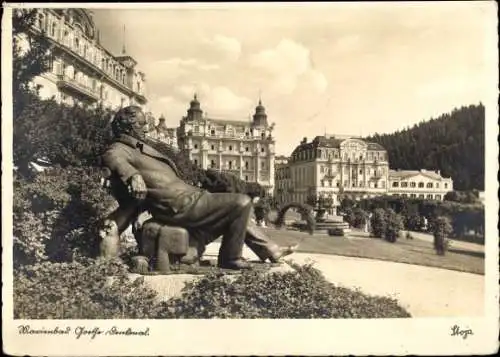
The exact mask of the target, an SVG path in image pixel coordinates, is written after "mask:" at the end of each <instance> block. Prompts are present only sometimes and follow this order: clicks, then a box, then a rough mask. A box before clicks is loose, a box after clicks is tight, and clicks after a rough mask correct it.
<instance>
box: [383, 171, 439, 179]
mask: <svg viewBox="0 0 500 357" xmlns="http://www.w3.org/2000/svg"><path fill="white" fill-rule="evenodd" d="M418 175H423V176H427V177H429V178H431V179H433V180H443V179H445V177H443V176H441V174H440V173H439V172H436V171H429V170H420V171H419V170H389V177H390V178H397V179H407V178H410V177H414V176H418Z"/></svg>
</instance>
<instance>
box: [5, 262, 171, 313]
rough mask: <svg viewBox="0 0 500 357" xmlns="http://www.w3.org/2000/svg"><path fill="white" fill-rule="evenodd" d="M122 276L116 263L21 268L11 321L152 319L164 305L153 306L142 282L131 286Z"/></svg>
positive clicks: (123, 272) (122, 267)
mask: <svg viewBox="0 0 500 357" xmlns="http://www.w3.org/2000/svg"><path fill="white" fill-rule="evenodd" d="M127 270H128V267H127V266H126V265H124V264H123V263H121V262H119V261H116V260H115V261H94V260H84V261H82V262H71V263H50V262H45V263H41V264H36V265H32V266H27V267H23V268H22V269H20V271H19V272H17V273H16V274H15V275H14V318H16V319H119V318H140V319H143V318H154V317H155V316H157V315H158V314H160V311H161V310H162V309H163V308H165V307H164V305H161V304H157V303H156V300H155V298H156V292H155V291H153V290H150V289H148V288H147V287H146V286H145V285H144V283H143V281H141V280H136V281H133V282H132V281H131V280H130V279H129V278H128V272H127ZM111 276H113V279H112V280H110V278H109V277H111ZM161 314H162V315H163V316H168V311H162V312H161Z"/></svg>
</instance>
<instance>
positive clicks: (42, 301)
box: [14, 260, 411, 319]
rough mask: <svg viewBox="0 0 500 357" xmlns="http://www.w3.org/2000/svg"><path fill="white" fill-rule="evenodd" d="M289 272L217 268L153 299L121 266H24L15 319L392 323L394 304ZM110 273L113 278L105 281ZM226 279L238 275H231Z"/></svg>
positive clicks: (312, 272)
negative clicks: (175, 294) (176, 293)
mask: <svg viewBox="0 0 500 357" xmlns="http://www.w3.org/2000/svg"><path fill="white" fill-rule="evenodd" d="M295 269H296V271H294V272H288V273H269V274H263V273H262V272H255V271H253V272H252V271H251V272H245V273H242V274H241V275H239V276H237V277H236V278H235V279H231V280H230V279H229V278H228V276H224V275H223V274H222V273H221V272H219V271H214V272H213V273H210V274H208V275H206V276H205V277H203V278H202V279H200V280H198V281H196V282H194V283H191V284H188V285H187V286H186V287H185V289H184V291H183V295H182V297H180V298H175V299H171V300H169V301H167V302H158V301H159V300H158V299H157V294H156V292H155V291H153V290H151V289H149V288H148V287H147V285H145V283H144V281H143V279H141V278H139V279H138V280H135V281H132V280H131V279H129V278H128V275H127V267H126V266H125V265H124V264H123V263H121V262H119V261H108V262H106V261H97V262H93V261H91V260H83V261H81V262H72V263H62V264H59V263H48V262H45V263H42V264H37V265H34V266H30V267H23V268H22V269H21V270H19V271H18V272H17V273H16V275H15V278H14V279H15V281H14V316H15V318H21V319H115V318H120V319H136V318H137V319H139V318H140V319H144V318H150V319H155V318H162V319H166V318H395V317H411V316H410V314H409V313H408V312H407V311H405V310H404V309H403V308H402V307H401V306H399V305H398V304H397V301H395V300H393V299H391V298H386V297H374V296H368V295H365V294H362V293H361V292H358V291H353V290H350V289H347V288H343V287H336V286H334V285H333V284H331V283H329V282H328V281H327V280H326V279H325V278H324V276H323V275H322V274H321V272H319V271H318V270H317V269H315V268H314V267H312V266H311V265H305V266H295ZM109 276H113V277H114V279H113V282H112V283H110V280H109V279H108V277H109ZM231 277H233V278H234V277H235V276H234V275H231Z"/></svg>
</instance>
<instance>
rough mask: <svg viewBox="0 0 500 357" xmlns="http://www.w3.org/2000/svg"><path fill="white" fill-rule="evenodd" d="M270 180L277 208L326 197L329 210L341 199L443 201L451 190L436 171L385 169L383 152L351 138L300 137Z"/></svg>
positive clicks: (374, 146)
mask: <svg viewBox="0 0 500 357" xmlns="http://www.w3.org/2000/svg"><path fill="white" fill-rule="evenodd" d="M282 161H283V160H282ZM275 177H276V179H275V190H274V195H275V198H276V200H277V201H278V203H279V204H286V203H290V202H300V203H307V200H308V197H309V196H310V195H314V196H316V197H329V198H331V199H332V200H333V204H334V206H338V205H339V204H340V201H341V200H342V199H343V198H351V199H355V200H358V199H362V198H370V197H374V196H380V195H394V196H401V197H408V198H424V199H432V200H443V198H444V195H445V194H446V193H447V192H449V191H453V180H452V179H451V178H444V177H442V176H441V173H440V172H439V171H428V170H420V171H402V170H397V171H395V170H389V157H388V154H387V151H386V150H385V148H383V147H382V146H381V145H379V144H377V143H372V142H366V141H364V140H362V139H359V138H354V137H350V138H342V137H339V136H317V137H316V138H314V140H312V141H311V142H308V141H307V139H306V138H304V140H302V142H301V143H300V145H298V146H297V147H296V148H295V150H294V151H293V153H292V155H291V157H290V158H289V161H288V163H284V161H283V164H281V165H279V166H278V165H277V169H276V174H275Z"/></svg>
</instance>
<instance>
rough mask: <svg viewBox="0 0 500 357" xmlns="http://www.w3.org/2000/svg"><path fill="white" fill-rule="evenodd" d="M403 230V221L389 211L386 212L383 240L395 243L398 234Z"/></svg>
mask: <svg viewBox="0 0 500 357" xmlns="http://www.w3.org/2000/svg"><path fill="white" fill-rule="evenodd" d="M402 228H403V220H402V218H401V216H400V215H399V214H397V213H396V212H394V211H393V210H391V209H389V210H387V211H386V227H385V233H384V238H385V240H386V241H388V242H391V243H395V242H396V240H397V239H398V237H399V232H400V230H401V229H402Z"/></svg>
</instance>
